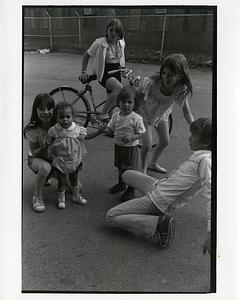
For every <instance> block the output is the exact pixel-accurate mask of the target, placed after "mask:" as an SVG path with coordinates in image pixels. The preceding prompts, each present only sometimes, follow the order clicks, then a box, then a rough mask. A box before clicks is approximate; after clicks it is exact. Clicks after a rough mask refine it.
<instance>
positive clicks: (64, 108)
mask: <svg viewBox="0 0 240 300" xmlns="http://www.w3.org/2000/svg"><path fill="white" fill-rule="evenodd" d="M54 113H55V115H56V119H57V124H55V125H54V126H53V127H51V128H50V129H49V131H48V135H49V143H50V146H49V149H48V155H49V157H51V158H52V159H53V160H52V166H53V167H54V168H55V169H56V170H57V179H58V208H65V207H66V201H65V186H66V175H69V181H70V184H71V187H72V193H73V197H72V201H73V202H75V203H79V204H82V205H85V204H87V200H86V199H84V198H83V196H82V195H81V194H80V193H79V188H80V182H79V179H78V177H79V176H78V175H79V172H80V170H81V169H82V160H83V156H84V155H85V154H86V153H87V151H86V148H85V145H84V142H83V140H84V138H86V139H90V138H93V137H96V136H97V135H99V134H100V133H101V131H100V129H99V130H98V131H97V132H94V133H91V134H87V129H86V128H85V127H80V126H78V125H77V124H75V123H74V122H73V108H72V106H71V104H69V103H67V102H60V103H58V104H57V106H56V108H55V111H54Z"/></svg>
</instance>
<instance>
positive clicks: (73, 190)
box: [72, 185, 79, 198]
mask: <svg viewBox="0 0 240 300" xmlns="http://www.w3.org/2000/svg"><path fill="white" fill-rule="evenodd" d="M72 193H73V197H75V198H76V197H78V196H79V187H78V185H76V186H73V187H72Z"/></svg>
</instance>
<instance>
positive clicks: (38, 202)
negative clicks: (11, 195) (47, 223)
mask: <svg viewBox="0 0 240 300" xmlns="http://www.w3.org/2000/svg"><path fill="white" fill-rule="evenodd" d="M32 205H33V209H34V210H35V211H36V212H44V211H45V204H44V202H43V199H42V197H41V196H40V195H33V199H32Z"/></svg>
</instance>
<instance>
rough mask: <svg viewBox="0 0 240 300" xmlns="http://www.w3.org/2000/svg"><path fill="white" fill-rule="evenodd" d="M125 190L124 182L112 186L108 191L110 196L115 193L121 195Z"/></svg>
mask: <svg viewBox="0 0 240 300" xmlns="http://www.w3.org/2000/svg"><path fill="white" fill-rule="evenodd" d="M125 189H126V184H125V183H124V182H119V183H117V184H115V185H114V186H112V187H111V188H110V189H109V192H110V194H117V193H121V192H124V191H125Z"/></svg>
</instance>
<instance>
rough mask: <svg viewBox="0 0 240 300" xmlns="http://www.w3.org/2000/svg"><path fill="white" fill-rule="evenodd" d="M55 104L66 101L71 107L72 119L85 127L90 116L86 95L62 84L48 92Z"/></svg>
mask: <svg viewBox="0 0 240 300" xmlns="http://www.w3.org/2000/svg"><path fill="white" fill-rule="evenodd" d="M50 95H51V96H52V97H53V99H54V101H55V104H58V103H59V102H62V101H66V102H68V103H70V104H71V105H72V107H73V112H74V121H75V122H76V123H77V124H78V125H80V126H84V127H87V126H88V123H89V121H90V118H91V113H90V105H89V102H88V100H87V98H86V97H84V95H81V94H80V93H79V92H78V90H76V89H74V88H71V87H68V86H62V87H58V88H56V89H54V90H52V91H51V92H50Z"/></svg>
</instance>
